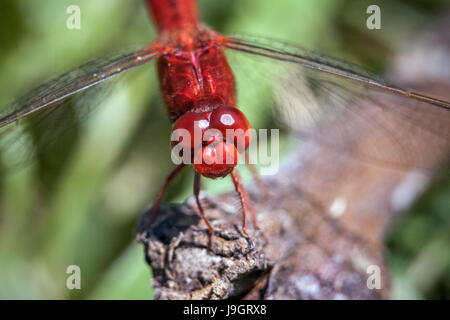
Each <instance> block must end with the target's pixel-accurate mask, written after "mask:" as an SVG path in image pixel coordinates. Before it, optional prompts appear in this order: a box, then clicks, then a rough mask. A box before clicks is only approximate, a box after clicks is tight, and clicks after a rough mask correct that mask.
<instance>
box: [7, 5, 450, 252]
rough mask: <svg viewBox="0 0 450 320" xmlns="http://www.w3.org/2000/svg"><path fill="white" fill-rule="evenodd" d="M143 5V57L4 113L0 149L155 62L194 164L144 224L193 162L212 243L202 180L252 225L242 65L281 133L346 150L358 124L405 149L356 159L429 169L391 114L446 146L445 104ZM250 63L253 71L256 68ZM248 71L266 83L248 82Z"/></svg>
mask: <svg viewBox="0 0 450 320" xmlns="http://www.w3.org/2000/svg"><path fill="white" fill-rule="evenodd" d="M145 2H146V6H147V8H148V11H149V15H150V17H151V18H152V19H153V22H154V24H155V26H156V29H157V31H158V37H157V39H156V40H155V41H154V42H153V43H151V44H150V45H147V46H145V47H143V48H141V49H139V50H133V51H131V52H125V53H120V54H111V55H109V56H106V57H102V58H99V59H95V60H93V61H90V62H88V63H86V64H84V65H82V66H80V67H78V68H76V69H74V70H72V71H69V72H67V73H65V74H63V75H61V76H59V77H56V78H55V79H53V80H50V81H49V82H47V83H44V84H43V85H41V86H39V87H37V88H36V89H34V90H32V91H30V92H29V93H27V94H25V95H24V96H23V97H21V98H19V99H17V100H16V101H14V102H12V103H11V104H9V105H7V106H6V107H5V108H3V109H1V110H0V130H3V131H1V132H0V140H1V142H0V152H1V151H4V150H7V149H11V148H19V147H20V140H21V139H20V137H21V135H20V131H19V130H18V129H17V128H18V127H19V126H16V125H14V124H17V123H20V122H22V121H24V120H26V119H32V121H30V122H29V123H26V124H28V126H29V127H30V128H33V127H36V126H38V127H39V128H40V129H41V130H44V131H46V130H47V131H53V133H54V132H55V131H56V132H59V131H58V130H64V128H62V129H61V125H59V126H58V125H57V124H54V123H52V125H49V121H50V120H51V119H54V118H53V117H52V115H53V114H56V113H58V114H64V113H65V112H67V110H66V108H65V101H67V100H68V99H69V98H70V97H72V96H74V95H76V94H79V93H81V92H88V91H89V90H90V88H93V87H97V86H99V85H100V84H101V83H103V82H105V81H107V80H108V79H111V78H114V77H116V76H118V75H119V74H123V73H125V72H126V71H128V70H130V69H134V68H137V67H139V66H142V65H145V64H148V63H150V62H152V61H155V62H156V64H157V70H158V77H159V85H160V89H161V92H162V95H163V97H164V101H165V104H166V110H167V113H168V117H169V120H170V122H171V123H172V128H173V133H174V134H175V140H174V141H175V142H176V143H173V146H175V145H182V146H183V147H184V148H183V151H184V152H186V153H190V154H191V155H190V156H189V157H188V158H189V160H191V163H184V162H183V163H181V164H178V165H177V166H176V167H175V168H174V169H173V170H172V171H171V172H170V173H169V175H168V176H167V178H166V179H165V181H164V183H163V185H162V187H161V189H160V191H159V193H158V194H157V197H156V200H155V202H154V204H153V207H152V208H151V210H150V212H149V215H150V219H149V224H150V223H153V221H154V220H155V218H156V213H157V212H158V208H159V207H160V205H161V202H162V201H163V198H164V194H165V192H166V189H167V187H168V185H169V183H170V182H171V181H172V180H173V179H174V178H175V177H176V176H177V175H178V174H180V172H182V171H183V169H184V168H186V167H187V166H188V165H189V164H192V165H193V167H194V170H195V178H194V187H193V192H194V197H195V200H196V204H197V207H198V213H199V215H200V217H201V218H202V220H203V221H204V223H205V225H206V226H207V229H208V230H209V235H210V239H209V241H210V245H211V246H212V244H213V236H214V229H213V227H212V225H211V224H210V222H209V221H208V219H207V217H206V215H205V211H204V209H203V207H202V205H201V201H200V197H199V195H200V189H201V185H200V183H201V178H202V177H206V178H211V179H216V178H222V177H226V176H230V177H231V180H232V182H233V184H234V188H235V190H236V192H237V194H238V195H239V199H240V206H241V210H242V231H243V233H244V234H245V235H246V236H248V233H247V229H246V228H247V213H250V216H251V219H252V222H253V225H254V226H255V227H256V228H258V224H257V218H256V215H255V212H254V209H253V207H252V204H251V201H250V197H249V195H248V193H247V191H246V190H245V188H244V186H243V183H242V179H241V177H240V175H239V173H238V171H237V169H236V165H237V162H238V161H237V160H238V158H239V157H241V156H242V154H245V153H246V152H247V150H248V146H249V144H250V141H251V139H252V137H251V135H248V134H245V133H246V132H248V130H249V129H251V126H250V123H249V121H248V120H247V117H246V116H245V114H244V112H243V111H242V110H244V111H245V106H240V104H239V101H238V99H237V97H238V96H237V94H236V92H237V90H238V89H239V86H240V83H239V81H237V79H236V78H235V76H234V71H235V69H236V68H238V67H244V66H247V68H249V69H251V70H249V72H248V75H249V79H250V80H249V81H253V83H252V84H253V85H254V86H257V85H260V86H263V84H265V85H267V89H270V90H271V91H273V92H274V93H275V94H274V95H273V101H274V108H275V109H276V112H278V114H279V116H278V119H279V121H280V123H282V124H283V126H286V127H287V128H289V129H290V130H291V131H292V132H294V133H296V134H298V135H303V136H309V137H311V138H313V139H315V140H316V141H318V142H319V143H321V144H323V145H325V146H327V147H329V148H336V149H339V150H340V152H346V151H345V149H346V143H347V142H346V141H344V139H343V140H342V143H340V142H339V141H340V140H339V137H337V136H339V135H340V134H342V135H345V136H347V137H348V136H352V133H353V136H354V138H355V139H357V134H356V132H357V130H358V129H359V128H358V127H370V128H374V129H376V130H378V131H379V132H380V139H382V140H383V141H385V142H386V145H395V146H396V147H397V148H396V150H402V152H401V154H396V155H395V156H392V154H391V153H390V152H388V151H386V152H380V150H374V151H373V152H371V151H366V153H365V154H362V155H360V156H361V157H363V158H365V159H366V160H367V159H369V160H373V161H375V162H380V163H383V164H387V165H389V164H391V165H393V166H408V165H409V164H411V163H414V164H415V165H417V164H419V165H422V166H423V167H426V166H427V163H426V161H425V160H424V161H423V162H421V161H420V157H421V156H422V155H421V154H419V153H418V152H417V149H416V148H415V147H414V143H413V142H412V141H410V140H408V139H407V135H408V132H403V131H402V130H400V129H399V128H391V127H390V126H389V123H388V119H387V117H386V115H389V114H395V115H397V116H398V117H400V118H402V119H403V120H404V121H405V123H408V124H409V126H408V130H423V131H425V132H427V134H429V135H430V137H431V138H432V140H430V141H429V145H434V146H435V147H436V146H437V147H439V144H444V143H447V142H448V141H449V140H450V129H449V128H450V126H449V125H448V124H450V103H449V102H447V101H444V100H441V99H437V98H433V97H431V96H428V95H426V94H422V93H420V92H416V91H412V90H408V89H404V88H401V87H399V86H396V85H394V84H391V83H389V82H387V81H385V80H383V79H381V78H379V77H378V76H376V75H374V74H371V73H369V72H367V71H365V70H363V69H362V68H360V67H358V66H355V65H352V64H349V63H346V62H343V61H341V60H338V59H335V58H332V57H328V56H325V55H323V54H320V53H316V52H313V51H310V50H307V49H304V48H302V47H299V46H297V45H293V44H289V43H285V42H282V41H277V40H273V39H266V38H264V37H260V36H259V37H251V36H226V35H222V34H220V33H218V32H216V31H214V30H212V29H210V28H208V27H207V26H205V25H204V24H202V23H201V21H200V19H199V14H198V9H197V3H196V1H195V0H145ZM229 58H233V59H229ZM235 58H236V59H235ZM232 60H233V61H232ZM233 62H234V63H233ZM253 63H255V64H254V66H255V68H252V67H253ZM253 72H255V73H259V74H260V75H263V76H261V77H258V76H257V77H254V78H251V75H252V74H253ZM269 74H270V75H272V76H269ZM277 76H279V77H277ZM281 80H284V82H282V81H281ZM281 83H282V84H281ZM368 101H370V104H368V103H367V102H368ZM90 104H94V103H93V102H91V103H90ZM363 106H365V108H372V109H373V110H375V111H377V112H378V111H380V112H381V115H382V116H380V113H377V112H374V113H373V115H374V116H373V117H372V118H370V119H368V118H367V117H366V116H363V115H362V114H361V112H360V111H359V108H362V107H363ZM80 109H81V108H80ZM83 112H84V111H83ZM367 114H370V113H366V115H367ZM350 118H351V119H352V120H353V121H351V123H352V126H346V125H345V122H346V119H350ZM437 118H440V119H446V121H445V123H446V124H447V125H442V126H436V124H434V123H431V122H432V119H437ZM341 120H342V123H344V125H340V126H337V128H338V129H337V131H336V136H334V137H333V139H332V140H331V139H330V137H329V136H327V135H324V134H321V132H322V130H320V128H322V127H323V126H327V125H328V124H330V123H336V122H339V121H341ZM210 129H212V131H213V134H210V135H209V136H208V135H207V134H206V133H207V131H208V130H210ZM227 130H234V131H239V130H240V131H239V132H241V133H240V134H238V135H237V136H234V137H232V138H231V139H229V138H228V136H227V135H226V131H227ZM405 130H406V129H405ZM177 132H184V133H186V132H187V133H189V136H195V132H200V137H201V138H200V139H199V140H197V141H196V140H195V139H190V138H184V137H183V136H181V135H177ZM242 132H244V134H242ZM344 133H345V134H344ZM238 140H239V141H238ZM424 147H426V146H424ZM244 156H245V155H244ZM196 159H197V160H199V161H195V160H196ZM418 159H419V160H418ZM224 160H229V161H224ZM146 227H147V226H146ZM143 229H145V228H143ZM141 235H142V234H141Z"/></svg>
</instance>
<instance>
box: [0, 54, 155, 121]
mask: <svg viewBox="0 0 450 320" xmlns="http://www.w3.org/2000/svg"><path fill="white" fill-rule="evenodd" d="M156 57H158V53H157V52H156V51H154V50H152V49H142V50H139V51H135V52H132V53H127V54H117V53H114V54H112V55H110V56H107V57H101V58H98V59H95V60H92V61H90V62H88V63H86V64H84V65H82V66H80V67H78V68H76V69H75V70H73V71H69V72H67V73H65V74H63V75H61V76H59V77H57V78H55V79H52V80H50V81H48V82H46V83H44V84H43V85H41V86H39V87H37V88H35V89H33V90H31V91H30V92H29V93H27V94H26V95H24V96H23V97H21V98H19V99H18V100H17V101H14V102H12V103H11V104H9V105H7V106H6V107H4V108H2V109H1V110H0V128H1V127H4V126H6V125H7V124H9V123H11V122H14V121H16V120H19V119H21V118H23V117H25V116H27V115H29V114H31V113H33V112H36V111H38V110H41V109H44V108H45V107H47V106H50V105H52V104H54V103H56V102H58V101H61V100H64V99H65V98H67V97H69V96H71V95H73V94H75V93H77V92H80V91H83V90H85V89H87V88H89V87H91V86H93V85H95V84H98V83H100V82H103V81H105V80H107V79H109V78H111V77H113V76H114V75H117V74H119V73H122V72H124V71H126V70H129V69H131V68H134V67H137V66H139V65H142V64H144V63H146V62H148V61H150V60H153V59H155V58H156Z"/></svg>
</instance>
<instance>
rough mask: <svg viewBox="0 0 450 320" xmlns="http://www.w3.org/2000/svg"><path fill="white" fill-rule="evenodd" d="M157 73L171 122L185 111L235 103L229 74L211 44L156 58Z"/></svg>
mask: <svg viewBox="0 0 450 320" xmlns="http://www.w3.org/2000/svg"><path fill="white" fill-rule="evenodd" d="M158 73H159V80H160V85H161V90H162V92H163V95H164V98H165V101H166V106H167V110H168V113H169V117H170V119H171V121H172V122H173V121H175V120H176V119H178V118H179V117H180V116H181V115H183V114H184V113H186V112H188V111H194V112H206V111H212V110H214V109H216V108H217V107H219V106H224V105H225V106H233V107H235V106H236V99H235V88H234V77H233V73H232V71H231V68H230V66H229V65H228V62H227V60H226V57H225V53H224V52H223V50H222V49H221V48H218V47H217V46H215V45H208V46H207V47H204V48H202V47H200V48H196V49H194V50H193V51H190V52H184V51H182V52H178V53H169V54H166V55H164V56H162V57H161V58H159V60H158Z"/></svg>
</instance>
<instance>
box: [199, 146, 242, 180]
mask: <svg viewBox="0 0 450 320" xmlns="http://www.w3.org/2000/svg"><path fill="white" fill-rule="evenodd" d="M237 162H238V152H237V149H236V147H235V146H234V144H232V143H229V142H218V143H217V144H210V145H207V146H204V147H201V148H198V149H197V150H196V152H195V155H194V170H195V171H197V172H198V173H200V174H201V175H203V176H205V177H207V178H213V179H215V178H219V177H225V176H226V175H228V174H229V173H230V172H231V171H233V168H234V167H235V166H236V165H237Z"/></svg>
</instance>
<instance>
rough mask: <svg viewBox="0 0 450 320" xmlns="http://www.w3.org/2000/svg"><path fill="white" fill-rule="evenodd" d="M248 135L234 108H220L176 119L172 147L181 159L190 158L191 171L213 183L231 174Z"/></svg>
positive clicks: (248, 131)
mask: <svg viewBox="0 0 450 320" xmlns="http://www.w3.org/2000/svg"><path fill="white" fill-rule="evenodd" d="M251 135H252V132H251V127H250V124H249V122H248V120H247V118H246V117H245V115H244V114H243V113H242V112H241V111H240V110H239V109H238V108H235V107H229V106H221V107H218V108H216V109H214V110H212V111H207V112H187V113H185V114H184V115H182V116H181V117H180V118H178V120H177V121H176V122H175V123H174V126H173V130H172V147H174V148H175V147H176V148H177V152H179V151H180V150H181V153H182V154H183V156H184V155H186V154H188V155H191V157H190V160H191V161H192V162H191V163H192V164H193V165H194V170H195V171H197V172H198V173H200V174H201V175H203V176H205V177H208V178H213V179H214V178H219V177H225V176H226V175H228V174H229V173H230V172H231V171H232V170H233V168H234V167H235V166H236V165H237V163H238V154H239V153H241V152H244V151H245V150H246V149H247V148H248V146H249V144H250V141H251V137H252V136H251ZM174 151H175V150H174Z"/></svg>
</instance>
